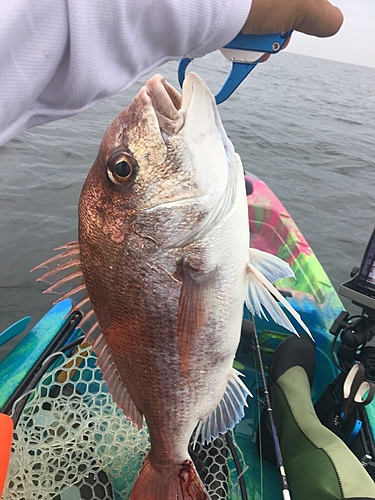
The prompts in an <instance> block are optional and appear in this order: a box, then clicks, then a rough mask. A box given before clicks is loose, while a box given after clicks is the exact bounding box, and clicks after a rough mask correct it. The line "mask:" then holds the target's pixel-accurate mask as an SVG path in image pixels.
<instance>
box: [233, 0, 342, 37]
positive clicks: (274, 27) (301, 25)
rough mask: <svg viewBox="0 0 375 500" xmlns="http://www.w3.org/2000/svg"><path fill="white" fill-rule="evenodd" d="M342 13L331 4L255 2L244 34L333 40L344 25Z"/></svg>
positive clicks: (314, 1)
mask: <svg viewBox="0 0 375 500" xmlns="http://www.w3.org/2000/svg"><path fill="white" fill-rule="evenodd" d="M343 19H344V18H343V15H342V12H341V11H340V9H338V8H337V7H334V6H333V5H332V4H331V3H330V2H328V0H253V2H252V5H251V9H250V13H249V15H248V18H247V20H246V22H245V24H244V26H243V28H242V32H243V33H245V34H252V35H264V34H267V33H280V32H281V31H289V30H296V31H301V32H302V33H306V34H308V35H315V36H319V37H327V36H332V35H334V34H335V33H337V31H338V30H339V29H340V27H341V24H342V22H343Z"/></svg>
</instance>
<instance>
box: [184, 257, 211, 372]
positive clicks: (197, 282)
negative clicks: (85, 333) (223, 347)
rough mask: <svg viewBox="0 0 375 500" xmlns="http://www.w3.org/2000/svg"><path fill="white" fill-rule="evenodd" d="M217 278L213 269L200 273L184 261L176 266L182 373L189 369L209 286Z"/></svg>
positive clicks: (202, 319) (204, 319) (202, 321)
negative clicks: (178, 288) (178, 283)
mask: <svg viewBox="0 0 375 500" xmlns="http://www.w3.org/2000/svg"><path fill="white" fill-rule="evenodd" d="M216 275H217V269H216V268H215V269H213V270H212V271H209V272H206V273H199V272H198V271H197V270H195V269H194V268H193V267H191V266H190V265H189V263H188V262H187V260H186V259H184V260H181V261H180V263H179V264H178V265H177V270H176V273H175V277H176V278H177V279H179V280H180V281H181V292H180V298H179V304H178V319H177V335H178V349H179V353H180V359H181V360H182V365H183V371H184V372H186V371H187V370H188V368H189V359H190V353H191V352H192V348H193V344H194V341H195V339H196V338H197V334H198V333H199V331H200V330H201V329H202V328H203V327H204V325H205V323H206V320H207V310H209V307H208V304H207V302H208V301H209V300H210V292H211V287H212V284H213V283H214V281H215V279H216Z"/></svg>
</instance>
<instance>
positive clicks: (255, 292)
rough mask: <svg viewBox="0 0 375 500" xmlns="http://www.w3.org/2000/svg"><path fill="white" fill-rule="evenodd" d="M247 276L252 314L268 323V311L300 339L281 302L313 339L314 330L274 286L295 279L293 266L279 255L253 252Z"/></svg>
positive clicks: (250, 252) (249, 306) (249, 304)
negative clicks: (274, 283)
mask: <svg viewBox="0 0 375 500" xmlns="http://www.w3.org/2000/svg"><path fill="white" fill-rule="evenodd" d="M247 272H248V293H247V297H246V307H247V308H248V309H249V311H250V312H252V313H253V314H256V315H257V316H259V317H262V316H263V317H264V318H265V319H268V317H267V315H266V313H265V310H266V311H267V312H268V314H269V315H270V316H271V318H272V319H273V320H274V321H275V323H277V324H279V325H281V326H283V327H284V328H286V329H287V330H290V331H291V332H293V333H295V334H296V335H298V333H297V331H296V329H295V328H294V326H293V325H292V323H291V322H290V320H289V318H288V317H287V315H286V314H285V312H284V311H283V309H282V308H281V307H280V305H279V303H278V302H280V303H281V304H282V305H283V306H284V307H285V309H286V310H287V311H288V312H289V313H290V314H291V316H293V318H294V319H295V320H296V321H297V322H298V323H299V324H300V325H301V326H302V328H303V329H304V330H305V332H306V333H307V334H308V335H310V337H311V338H312V335H311V332H310V330H309V329H308V327H307V326H306V325H305V323H304V322H303V321H302V319H301V317H300V315H299V314H298V313H297V311H295V310H294V308H293V307H292V306H291V305H290V304H289V302H288V301H287V300H286V299H285V297H283V296H282V294H281V293H280V292H279V291H278V290H277V288H276V287H274V286H273V284H272V282H274V281H277V280H279V279H282V278H288V277H294V273H293V271H292V269H290V267H289V265H288V264H287V263H286V262H284V261H283V260H281V259H279V257H276V256H275V255H272V254H269V253H267V252H262V251H261V250H256V249H254V248H251V249H250V251H249V262H248V264H247ZM277 301H278V302H277Z"/></svg>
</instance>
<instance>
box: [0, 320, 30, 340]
mask: <svg viewBox="0 0 375 500" xmlns="http://www.w3.org/2000/svg"><path fill="white" fill-rule="evenodd" d="M30 319H31V318H30V316H26V317H25V318H22V319H20V320H19V321H17V322H16V323H14V324H13V325H12V326H9V327H8V328H7V329H6V330H4V331H3V332H2V333H0V346H2V345H4V344H6V343H7V342H8V340H11V339H13V338H14V337H17V335H19V334H20V333H22V332H24V331H25V330H26V327H27V325H28V324H29V322H30Z"/></svg>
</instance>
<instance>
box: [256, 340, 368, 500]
mask: <svg viewBox="0 0 375 500" xmlns="http://www.w3.org/2000/svg"><path fill="white" fill-rule="evenodd" d="M314 369H315V344H314V343H313V342H312V341H311V340H310V339H309V338H308V337H307V336H301V337H300V338H298V337H296V336H291V337H288V339H287V340H286V341H284V342H283V343H282V344H280V346H279V348H278V349H277V350H276V352H275V355H274V357H273V360H272V363H271V366H270V371H269V379H268V380H269V389H270V392H271V395H272V407H273V415H274V420H275V424H276V428H277V432H278V435H279V440H280V447H281V452H282V456H283V460H284V465H285V469H286V474H287V478H288V482H289V484H290V486H291V491H292V498H293V500H337V499H341V500H342V499H347V500H349V499H353V500H354V499H358V500H362V499H371V500H373V499H375V484H374V482H373V480H372V479H371V477H370V476H369V475H368V473H367V472H366V471H365V469H364V468H363V466H362V465H361V463H360V462H359V460H358V459H357V458H356V457H355V455H353V453H352V452H351V451H350V450H349V448H348V447H347V446H346V445H345V444H344V443H343V441H341V439H339V438H338V437H337V436H336V435H335V434H333V433H332V432H331V431H330V430H328V429H327V428H326V427H324V426H323V425H322V424H321V423H320V421H319V419H318V417H317V416H316V413H315V410H314V407H313V404H312V401H311V395H310V388H311V382H312V378H313V375H314ZM266 446H269V444H268V445H267V444H266V442H263V447H266Z"/></svg>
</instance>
